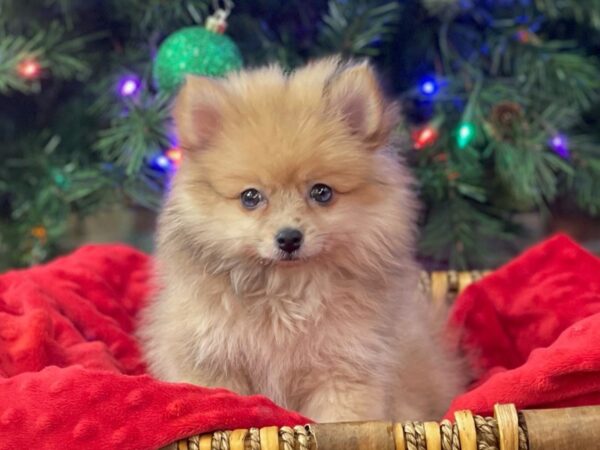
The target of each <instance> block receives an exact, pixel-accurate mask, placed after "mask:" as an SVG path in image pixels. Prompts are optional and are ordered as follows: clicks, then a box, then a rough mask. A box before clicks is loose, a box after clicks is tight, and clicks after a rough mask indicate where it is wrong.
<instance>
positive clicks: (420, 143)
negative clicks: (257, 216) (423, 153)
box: [414, 126, 438, 150]
mask: <svg viewBox="0 0 600 450" xmlns="http://www.w3.org/2000/svg"><path fill="white" fill-rule="evenodd" d="M437 138H438V132H437V130H436V129H435V128H433V127H430V126H427V127H425V128H422V129H421V130H419V131H417V132H416V133H415V135H414V141H415V148H416V149H417V150H421V149H423V148H425V147H428V146H430V145H431V144H433V143H434V142H435V141H437Z"/></svg>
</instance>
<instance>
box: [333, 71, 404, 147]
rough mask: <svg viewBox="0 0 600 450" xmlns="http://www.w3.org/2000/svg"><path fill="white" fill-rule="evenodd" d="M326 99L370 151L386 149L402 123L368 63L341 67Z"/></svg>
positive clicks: (335, 75)
mask: <svg viewBox="0 0 600 450" xmlns="http://www.w3.org/2000/svg"><path fill="white" fill-rule="evenodd" d="M325 97H326V100H327V102H328V107H329V108H331V109H333V110H335V111H336V112H337V113H339V114H341V116H342V117H343V120H345V121H346V123H347V124H348V126H349V127H350V129H351V130H352V132H353V133H354V134H356V135H357V136H359V137H360V138H361V139H362V140H363V141H364V142H365V145H367V146H368V147H369V148H377V147H380V146H382V145H384V144H385V143H386V142H387V141H388V139H389V137H390V133H391V131H392V129H393V127H394V126H395V125H396V123H397V122H398V109H397V107H396V105H394V104H393V103H391V102H389V101H388V100H387V99H386V98H385V96H384V95H383V92H382V90H381V87H380V85H379V82H378V80H377V76H376V74H375V71H374V70H373V68H372V67H371V66H370V65H369V64H368V63H367V62H362V63H358V64H354V65H347V66H345V67H344V66H341V67H340V68H339V69H338V71H336V73H334V74H333V75H332V77H331V78H330V79H329V80H328V82H327V84H326V86H325Z"/></svg>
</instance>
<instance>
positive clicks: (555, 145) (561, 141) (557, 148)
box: [550, 134, 571, 158]
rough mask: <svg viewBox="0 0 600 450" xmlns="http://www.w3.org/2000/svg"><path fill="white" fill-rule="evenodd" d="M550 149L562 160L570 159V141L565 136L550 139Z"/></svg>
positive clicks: (559, 135)
mask: <svg viewBox="0 0 600 450" xmlns="http://www.w3.org/2000/svg"><path fill="white" fill-rule="evenodd" d="M550 147H551V148H552V150H553V151H554V153H556V154H557V155H558V156H560V157H561V158H568V157H569V156H571V151H570V150H569V141H568V139H567V137H566V136H565V135H564V134H556V135H554V136H553V137H552V138H551V139H550Z"/></svg>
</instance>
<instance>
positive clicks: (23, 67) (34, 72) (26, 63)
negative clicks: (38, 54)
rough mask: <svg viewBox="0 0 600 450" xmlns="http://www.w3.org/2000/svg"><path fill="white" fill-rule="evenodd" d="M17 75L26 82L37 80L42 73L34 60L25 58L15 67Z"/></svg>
mask: <svg viewBox="0 0 600 450" xmlns="http://www.w3.org/2000/svg"><path fill="white" fill-rule="evenodd" d="M17 73H18V74H19V76H20V77H21V78H24V79H26V80H37V79H38V78H39V77H40V74H41V73H42V66H41V65H40V63H39V61H38V60H37V59H35V58H26V59H24V60H22V61H21V62H20V63H19V65H18V66H17Z"/></svg>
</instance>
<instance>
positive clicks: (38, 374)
mask: <svg viewBox="0 0 600 450" xmlns="http://www.w3.org/2000/svg"><path fill="white" fill-rule="evenodd" d="M148 265H149V258H148V257H147V256H146V255H144V254H142V253H139V252H137V251H135V250H133V249H131V248H128V247H125V246H118V245H115V246H87V247H83V248H81V249H80V250H78V251H76V252H75V253H74V254H72V255H70V256H67V257H64V258H61V259H58V260H56V261H54V262H52V263H50V264H48V265H46V266H43V267H37V268H33V269H29V270H24V271H15V272H9V273H7V274H5V275H2V276H0V449H2V450H4V449H7V450H8V449H14V448H40V449H63V448H80V447H82V448H83V447H88V446H89V448H95V449H96V448H97V449H116V448H119V449H155V448H158V447H160V446H162V445H166V444H168V443H170V442H172V441H175V440H176V439H179V438H182V437H185V436H189V435H192V434H195V433H198V432H201V431H210V430H214V429H217V428H226V429H230V428H246V427H250V426H258V427H260V426H268V425H271V424H275V425H280V426H281V425H286V424H288V425H290V424H299V423H306V422H307V419H305V418H303V417H301V416H300V415H298V414H296V413H293V412H287V411H285V410H283V409H281V408H279V407H277V406H275V405H274V404H273V403H272V402H270V401H269V400H267V399H265V398H263V397H259V396H255V397H240V396H236V395H234V394H231V393H229V392H227V391H225V390H222V389H206V388H201V387H197V386H191V385H187V384H169V383H163V382H160V381H156V380H154V379H152V378H150V377H149V376H147V375H143V373H144V364H143V362H142V360H141V355H140V351H139V348H138V346H137V343H136V340H135V338H134V337H133V334H132V333H133V331H134V318H135V314H136V312H137V311H138V310H139V309H140V307H141V306H142V304H143V302H144V300H145V299H146V297H147V294H148V290H149V286H148V268H149V267H148Z"/></svg>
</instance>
